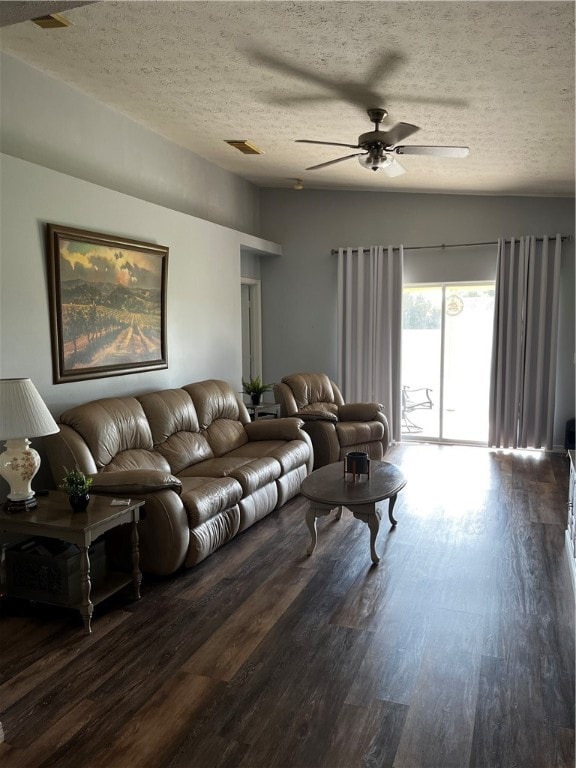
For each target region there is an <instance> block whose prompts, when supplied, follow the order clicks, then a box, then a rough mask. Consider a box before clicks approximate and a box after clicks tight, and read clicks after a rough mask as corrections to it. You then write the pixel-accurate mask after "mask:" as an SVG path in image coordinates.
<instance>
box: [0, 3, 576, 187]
mask: <svg viewBox="0 0 576 768" xmlns="http://www.w3.org/2000/svg"><path fill="white" fill-rule="evenodd" d="M11 5H14V6H23V5H34V4H32V3H30V4H27V3H14V4H12V3H6V2H3V3H2V6H4V7H5V8H6V9H9V7H10V6H11ZM41 5H43V6H45V5H47V3H41ZM62 5H63V3H58V2H54V3H53V6H54V9H55V10H60V9H59V8H58V6H62ZM62 12H63V13H65V15H66V17H67V18H68V19H69V20H70V21H71V22H72V24H73V26H71V27H68V28H66V29H61V30H54V31H47V30H42V29H40V28H39V27H37V26H36V25H34V24H32V23H31V22H29V21H20V18H22V17H21V16H20V17H16V19H15V20H17V21H18V22H19V23H12V24H10V25H8V26H4V27H3V29H2V31H1V33H0V48H1V49H2V50H3V51H4V52H6V53H7V54H8V55H10V56H14V57H16V58H18V59H21V60H22V61H24V62H26V63H28V64H30V65H31V66H33V67H36V68H38V69H40V70H42V71H44V72H46V73H47V74H49V75H51V76H53V77H56V78H59V79H61V80H63V81H65V82H67V83H69V84H70V85H72V86H74V87H75V88H78V89H80V90H81V91H84V92H85V93H87V94H89V95H91V96H92V97H94V98H95V99H98V100H99V101H101V102H103V103H105V104H107V105H109V106H111V107H113V108H115V109H117V110H119V111H121V112H123V113H124V114H126V115H128V116H130V117H131V118H133V119H134V120H136V121H137V122H139V123H141V124H142V125H145V126H147V127H148V128H150V129H151V130H153V131H155V132H157V133H159V134H161V135H162V136H164V137H166V138H168V139H170V140H171V141H174V142H176V143H177V144H179V145H181V146H183V147H187V148H188V149H190V150H192V151H193V152H195V153H196V154H198V155H200V156H202V157H204V158H206V159H207V160H209V161H211V162H213V163H215V164H216V165H218V166H220V167H222V168H224V169H226V170H228V171H231V172H232V173H235V174H237V175H239V176H242V177H244V178H246V179H248V180H249V181H251V182H253V183H255V184H257V185H259V186H274V187H282V186H289V185H290V179H293V178H298V177H300V178H302V179H303V180H304V185H305V186H306V187H313V188H338V189H385V190H394V191H416V192H418V191H421V192H434V191H439V192H454V193H472V194H519V195H548V196H572V195H573V194H574V4H573V3H572V2H538V1H533V0H529V1H528V2H503V1H498V2H489V3H485V2H475V1H473V0H469V1H467V2H457V1H455V2H387V1H386V0H380V1H377V2H363V1H362V0H358V1H355V0H350V1H348V2H274V1H268V2H267V1H266V0H262V2H225V1H224V2H218V1H214V2H170V0H157V1H156V2H131V1H130V0H123V1H122V2H96V3H92V4H89V5H84V6H82V7H77V8H72V9H70V8H68V9H65V10H62ZM30 15H33V14H30ZM6 23H8V22H6ZM368 107H385V108H386V109H387V110H388V112H389V113H390V117H389V119H388V121H387V123H386V124H385V126H384V127H388V126H390V125H392V124H394V123H395V122H398V121H403V122H408V123H413V124H415V125H418V126H420V131H419V132H418V133H416V134H415V135H414V136H411V137H410V138H409V139H407V140H406V141H405V142H404V143H405V144H433V145H436V144H447V145H453V144H455V145H467V146H469V147H470V155H469V156H468V157H467V158H465V159H450V158H433V157H421V156H406V157H403V158H402V164H403V165H404V167H405V168H406V170H407V173H406V174H404V175H403V176H399V177H395V178H389V177H387V176H385V175H384V174H382V173H373V172H372V171H369V170H366V169H364V168H361V167H360V165H359V164H358V162H357V161H356V159H355V158H354V159H351V160H347V161H346V162H343V163H339V164H337V165H334V166H330V167H329V168H325V169H322V170H318V171H305V170H304V169H305V168H306V167H307V166H310V165H314V164H316V163H321V162H325V161H327V160H331V159H333V158H336V157H339V156H342V155H346V154H350V153H351V152H352V150H349V149H346V148H340V147H324V146H313V145H303V144H296V143H295V142H294V140H295V139H299V138H306V139H318V140H326V141H336V142H343V143H350V144H354V143H356V140H357V138H358V135H359V134H360V133H364V132H365V131H369V130H371V124H370V122H369V121H368V118H367V115H366V111H365V110H366V109H367V108H368ZM225 139H248V140H249V141H251V142H252V143H254V144H256V145H257V146H258V147H260V148H261V149H262V150H263V152H264V154H263V155H252V156H250V155H249V156H245V155H242V154H240V153H239V152H238V150H236V149H233V148H231V147H229V146H228V145H227V144H225V143H224V140H225Z"/></svg>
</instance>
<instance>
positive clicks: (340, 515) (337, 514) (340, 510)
mask: <svg viewBox="0 0 576 768" xmlns="http://www.w3.org/2000/svg"><path fill="white" fill-rule="evenodd" d="M343 511H344V507H343V506H339V507H338V512H336V518H335V519H336V520H340V518H341V517H342V512H343Z"/></svg>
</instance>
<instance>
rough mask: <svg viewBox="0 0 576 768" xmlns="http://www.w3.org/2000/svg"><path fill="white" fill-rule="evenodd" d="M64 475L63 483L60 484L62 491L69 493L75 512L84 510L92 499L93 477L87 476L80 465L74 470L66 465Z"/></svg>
mask: <svg viewBox="0 0 576 768" xmlns="http://www.w3.org/2000/svg"><path fill="white" fill-rule="evenodd" d="M64 473H65V474H64V477H63V478H62V483H61V484H60V485H59V486H58V487H59V489H60V490H61V491H64V493H66V494H68V498H69V499H70V506H71V507H72V509H73V510H74V512H84V510H85V509H86V507H87V506H88V502H89V501H90V494H89V493H88V491H89V490H90V486H91V485H92V478H91V477H87V476H86V475H85V474H84V472H81V471H80V470H79V469H78V467H76V468H75V469H72V470H68V469H66V467H64Z"/></svg>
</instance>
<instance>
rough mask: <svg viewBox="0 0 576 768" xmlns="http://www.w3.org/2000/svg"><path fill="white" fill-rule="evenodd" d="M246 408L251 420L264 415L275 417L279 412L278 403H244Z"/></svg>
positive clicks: (256, 419)
mask: <svg viewBox="0 0 576 768" xmlns="http://www.w3.org/2000/svg"><path fill="white" fill-rule="evenodd" d="M246 409H247V410H248V413H249V414H250V417H251V419H252V421H258V419H261V418H262V417H266V416H268V417H270V416H271V417H272V418H274V419H277V418H278V416H279V414H280V403H260V405H252V403H246Z"/></svg>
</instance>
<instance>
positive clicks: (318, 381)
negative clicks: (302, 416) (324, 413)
mask: <svg viewBox="0 0 576 768" xmlns="http://www.w3.org/2000/svg"><path fill="white" fill-rule="evenodd" d="M282 382H283V383H284V384H286V385H287V386H289V387H290V389H291V390H292V393H293V395H294V399H295V400H296V405H297V406H298V410H301V409H302V408H304V407H305V406H307V405H311V404H316V403H333V404H335V405H342V403H343V402H344V401H343V399H342V395H341V393H340V390H339V389H338V387H337V386H336V385H335V384H334V382H333V381H331V380H330V379H329V377H328V376H327V375H326V374H325V373H293V374H290V375H289V376H284V378H283V379H282Z"/></svg>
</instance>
